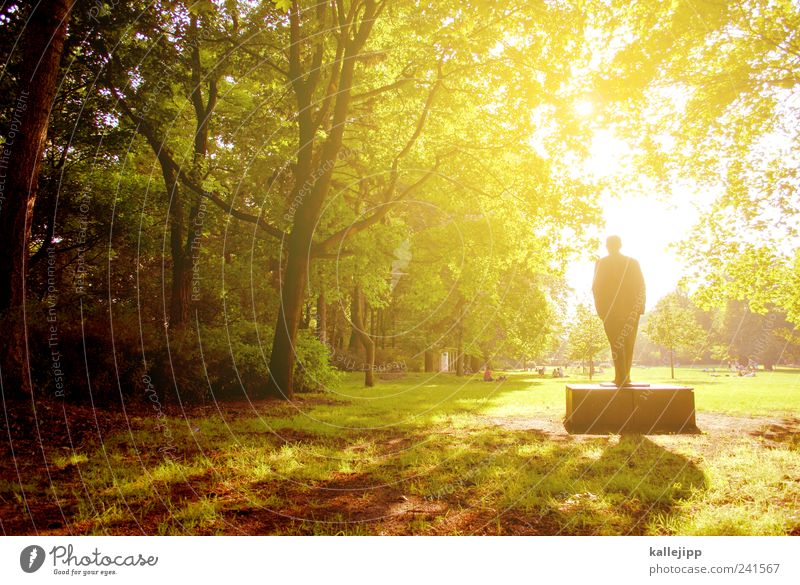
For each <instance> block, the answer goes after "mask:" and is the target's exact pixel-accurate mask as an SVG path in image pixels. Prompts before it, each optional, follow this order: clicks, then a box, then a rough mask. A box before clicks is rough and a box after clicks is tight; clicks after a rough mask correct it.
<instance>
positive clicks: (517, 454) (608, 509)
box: [0, 368, 800, 535]
mask: <svg viewBox="0 0 800 585" xmlns="http://www.w3.org/2000/svg"><path fill="white" fill-rule="evenodd" d="M726 374H727V371H717V372H704V371H702V370H700V369H684V368H681V369H678V370H677V371H676V381H677V382H680V383H685V384H691V385H693V386H694V387H695V389H696V390H695V392H696V404H697V411H698V417H697V422H698V426H699V427H700V429H701V431H702V433H701V434H699V435H652V436H641V435H623V436H617V435H609V436H582V435H569V434H567V433H566V432H565V431H564V428H563V426H562V417H563V414H564V384H565V382H570V381H574V382H578V381H585V380H586V377H585V376H582V375H579V374H574V373H571V372H569V373H568V377H567V378H566V380H565V379H552V378H539V377H538V376H536V375H535V374H533V373H525V372H512V373H509V379H508V380H507V381H505V382H502V383H484V382H481V381H479V379H478V378H477V377H475V378H456V377H455V376H453V375H452V374H436V375H426V374H408V375H407V376H405V377H404V378H402V379H395V380H382V381H380V383H379V384H378V385H377V386H376V387H374V388H363V387H361V377H360V376H359V375H356V374H348V375H347V377H346V378H345V380H344V382H343V383H342V384H341V386H340V387H339V388H338V389H337V390H336V391H331V392H326V393H320V394H303V395H299V396H298V399H297V400H296V401H295V402H293V403H291V404H285V403H278V402H267V401H257V402H252V403H247V402H239V403H220V404H210V405H206V406H205V407H202V408H196V409H193V410H191V411H186V412H184V413H180V412H178V411H170V416H169V417H168V418H167V419H166V420H167V423H166V426H159V425H160V422H159V420H158V419H157V418H156V417H153V416H148V415H147V414H146V413H145V414H141V413H140V414H137V415H132V416H127V417H126V418H125V421H126V423H125V425H124V426H122V427H119V426H117V427H116V428H117V430H114V431H113V432H110V433H107V434H105V435H102V436H99V437H96V440H83V441H81V443H80V444H75V445H73V446H71V447H69V448H61V449H59V450H57V451H51V452H49V453H48V468H47V469H46V470H44V469H41V468H38V469H33V468H31V469H26V468H25V467H24V464H19V463H18V465H17V468H16V470H17V471H16V473H15V472H14V471H13V469H14V468H12V467H11V465H12V462H11V461H6V462H5V464H4V467H5V468H4V469H3V474H2V477H4V478H7V479H5V480H4V481H3V483H1V484H0V510H2V514H0V518H3V519H4V520H5V522H6V524H7V528H6V529H5V530H8V531H9V532H12V533H19V532H18V530H19V529H16V530H15V529H14V526H13V522H15V521H16V522H19V524H18V526H23V525H24V523H25V522H27V523H28V529H27V531H28V532H29V533H34V532H38V533H40V534H281V535H289V534H453V535H459V534H548V535H559V534H563V535H567V534H681V535H686V534H798V533H800V500H799V498H800V439H798V436H799V435H798V429H800V418H798V416H799V415H798V413H800V370H789V369H784V370H779V371H776V372H759V373H758V375H757V376H756V377H755V378H739V377H733V376H726ZM633 377H634V379H635V380H647V381H651V382H668V381H670V380H669V370H668V369H666V368H653V369H647V370H645V369H640V368H635V369H634V371H633ZM600 379H605V377H603V376H602V375H601V376H600ZM119 428H124V429H125V430H122V431H120V430H119ZM166 443H170V444H171V445H172V446H173V447H174V450H173V451H172V456H171V457H169V458H165V457H164V456H163V454H160V453H159V451H158V449H159V448H160V447H162V446H163V445H165V444H166ZM20 465H21V466H20ZM12 478H13V479H12ZM28 510H32V511H33V516H32V519H33V523H34V525H35V529H32V528H31V522H30V520H29V519H27V518H26V514H28V512H27V511H28Z"/></svg>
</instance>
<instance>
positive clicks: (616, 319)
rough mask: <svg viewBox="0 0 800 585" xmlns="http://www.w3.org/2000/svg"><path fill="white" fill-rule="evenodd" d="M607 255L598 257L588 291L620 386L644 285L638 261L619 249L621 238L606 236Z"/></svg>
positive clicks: (626, 374) (625, 379) (627, 374)
mask: <svg viewBox="0 0 800 585" xmlns="http://www.w3.org/2000/svg"><path fill="white" fill-rule="evenodd" d="M606 248H607V249H608V256H606V257H604V258H600V260H598V261H597V264H596V266H595V269H594V282H593V283H592V293H593V294H594V305H595V308H596V309H597V315H598V316H599V317H600V318H601V319H602V320H603V328H604V329H605V331H606V337H608V342H609V344H610V345H611V357H612V359H613V360H614V384H616V386H617V387H618V388H621V387H623V386H625V385H627V384H630V382H631V364H632V363H633V346H634V344H635V343H636V332H637V330H638V328H639V317H640V316H641V315H642V314H643V313H644V306H645V286H644V277H643V276H642V270H641V268H640V267H639V263H638V262H637V261H636V260H634V259H633V258H629V257H628V256H623V255H622V254H621V253H620V249H621V248H622V240H621V239H620V237H619V236H609V237H608V239H607V240H606Z"/></svg>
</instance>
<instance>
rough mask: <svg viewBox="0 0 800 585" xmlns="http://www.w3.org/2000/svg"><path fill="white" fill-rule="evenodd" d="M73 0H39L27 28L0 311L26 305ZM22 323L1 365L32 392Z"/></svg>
mask: <svg viewBox="0 0 800 585" xmlns="http://www.w3.org/2000/svg"><path fill="white" fill-rule="evenodd" d="M73 4H74V0H53V1H52V2H49V3H47V4H46V5H45V4H38V5H37V6H36V7H35V8H33V10H32V14H31V16H30V19H29V20H28V22H27V26H26V29H25V30H26V33H25V38H24V41H23V44H22V46H23V57H22V63H21V66H20V79H19V87H18V89H19V93H18V94H17V102H16V105H15V108H14V111H13V113H12V115H11V121H10V122H11V123H10V130H9V132H8V134H7V136H6V143H5V144H4V145H3V148H2V149H0V170H2V171H3V174H4V175H6V177H5V184H4V189H3V192H2V195H3V198H2V199H0V202H1V203H2V204H1V205H0V249H1V250H2V254H0V314H2V313H5V312H6V311H9V310H12V311H13V310H16V309H18V308H21V309H22V310H23V311H24V304H25V292H26V291H25V283H26V276H27V262H28V240H29V238H30V233H31V216H32V213H33V207H34V204H35V202H36V191H37V188H38V177H39V169H40V167H41V162H42V152H43V150H44V145H45V139H46V138H47V125H48V121H49V116H50V108H51V107H52V105H53V100H54V98H55V94H56V87H57V85H56V84H57V81H58V72H59V64H60V62H61V54H62V52H63V50H64V39H65V38H66V34H67V21H68V19H69V12H70V10H71V9H72V6H73ZM6 168H7V172H6ZM22 327H23V325H22V324H21V323H19V324H15V325H14V326H13V327H12V328H11V331H9V332H7V336H6V339H5V341H4V343H3V344H2V350H0V351H1V352H2V353H1V354H0V366H2V369H3V377H4V380H5V384H7V386H6V387H7V388H9V389H11V388H15V387H16V388H18V389H19V391H20V392H22V393H30V392H31V383H30V376H29V372H28V370H27V367H26V364H27V363H28V359H27V342H26V339H25V332H24V331H23V330H22V329H21V328H22Z"/></svg>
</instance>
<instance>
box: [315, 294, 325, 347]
mask: <svg viewBox="0 0 800 585" xmlns="http://www.w3.org/2000/svg"><path fill="white" fill-rule="evenodd" d="M317 338H318V339H319V340H320V341H321V342H322V343H324V344H327V343H328V305H327V304H325V293H324V292H321V293H319V295H318V296H317Z"/></svg>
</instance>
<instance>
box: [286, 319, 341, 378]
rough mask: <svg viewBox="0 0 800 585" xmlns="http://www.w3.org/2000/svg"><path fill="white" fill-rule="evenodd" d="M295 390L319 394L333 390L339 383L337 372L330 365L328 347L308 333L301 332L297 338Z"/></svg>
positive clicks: (339, 376) (339, 375)
mask: <svg viewBox="0 0 800 585" xmlns="http://www.w3.org/2000/svg"><path fill="white" fill-rule="evenodd" d="M294 375H295V383H296V384H297V388H296V390H298V391H300V392H319V391H325V390H334V389H336V388H337V387H338V385H339V382H340V381H341V372H339V371H338V370H337V369H336V368H335V367H334V365H333V364H332V363H331V356H330V351H329V349H328V347H327V346H326V345H325V344H323V343H322V342H320V340H319V339H317V338H316V337H315V336H314V335H313V334H312V333H311V332H310V331H308V330H302V331H300V332H299V334H298V336H297V365H296V366H295V371H294Z"/></svg>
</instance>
